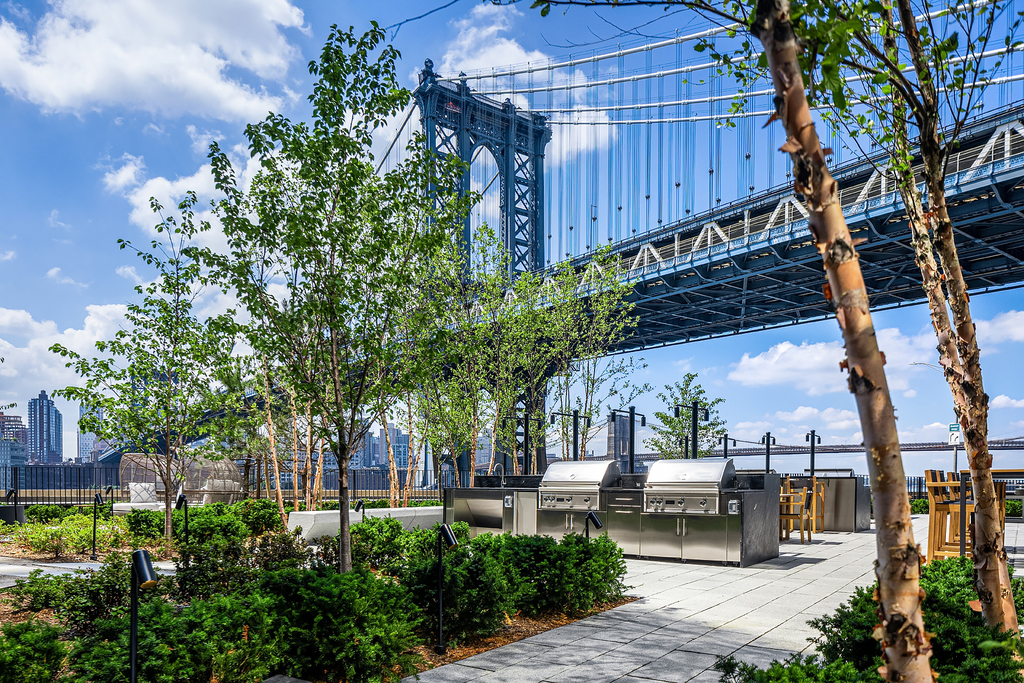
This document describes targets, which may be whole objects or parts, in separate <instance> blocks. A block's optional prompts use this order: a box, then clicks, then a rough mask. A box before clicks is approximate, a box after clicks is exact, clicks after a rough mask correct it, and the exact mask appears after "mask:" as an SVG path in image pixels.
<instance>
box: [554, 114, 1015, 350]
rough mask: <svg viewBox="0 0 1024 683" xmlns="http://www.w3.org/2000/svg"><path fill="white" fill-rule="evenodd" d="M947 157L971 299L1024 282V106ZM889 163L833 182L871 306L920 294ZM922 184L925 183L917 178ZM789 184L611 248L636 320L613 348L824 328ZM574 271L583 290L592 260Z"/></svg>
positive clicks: (822, 303) (581, 261) (816, 272)
mask: <svg viewBox="0 0 1024 683" xmlns="http://www.w3.org/2000/svg"><path fill="white" fill-rule="evenodd" d="M960 141H961V145H960V151H959V152H958V153H957V154H956V155H955V156H954V157H953V158H951V159H950V164H949V173H948V176H947V179H946V192H947V197H946V201H947V204H948V206H949V213H950V217H951V218H952V219H953V222H954V228H955V231H956V238H957V250H958V252H959V255H960V263H961V266H962V267H963V272H964V275H965V277H966V279H967V284H968V287H969V288H970V290H971V292H972V293H973V292H986V291H995V290H1000V289H1008V288H1012V287H1015V286H1020V285H1021V283H1024V106H1020V105H1018V106H1016V107H1014V108H1012V109H1009V110H1004V111H1003V112H1002V113H999V114H996V115H992V116H989V117H986V118H984V119H980V120H977V121H975V122H974V123H973V124H972V125H971V126H970V127H969V128H967V129H966V130H965V131H964V132H963V134H962V135H961V139H960ZM884 164H885V157H884V156H878V157H875V158H873V159H872V160H870V161H862V162H858V163H854V164H848V165H846V166H843V167H841V168H839V169H838V170H837V171H836V172H835V176H836V178H837V180H838V182H839V186H840V187H841V188H842V190H841V193H840V201H841V203H842V206H843V213H844V214H845V216H846V220H847V223H848V224H849V227H850V231H851V233H853V236H854V238H862V239H865V240H866V242H865V243H864V244H862V245H861V246H860V247H859V248H858V251H859V255H860V262H861V268H862V269H863V272H864V279H865V283H866V286H867V289H868V293H869V294H870V296H871V306H872V308H873V309H876V310H877V309H886V308H893V307H897V306H903V305H907V304H911V303H917V302H919V301H921V300H922V299H923V298H924V293H923V291H922V288H921V281H920V273H919V271H918V269H917V266H916V265H915V262H914V248H913V246H912V245H911V243H910V229H909V227H908V224H907V216H906V211H905V209H904V207H903V202H902V199H901V197H900V194H899V192H898V190H897V189H896V187H895V184H894V182H893V180H892V177H891V176H890V175H888V174H887V173H886V171H885V169H884ZM918 177H920V175H919V176H918ZM806 216H807V211H806V209H805V208H804V206H803V202H802V201H801V198H799V197H797V196H794V194H793V192H792V189H791V188H790V187H785V188H775V189H774V190H770V191H768V192H766V193H764V194H762V195H761V196H759V197H754V198H751V199H750V200H746V201H743V202H735V203H733V204H731V205H729V206H726V207H722V208H719V209H716V210H715V211H712V212H709V213H707V214H704V215H701V216H697V217H695V218H690V219H687V220H686V221H682V222H679V223H675V224H673V225H669V226H667V227H665V228H662V229H659V230H658V231H656V232H650V233H648V234H645V235H642V236H640V235H638V236H637V237H635V238H633V239H631V240H628V241H623V242H620V243H618V244H616V245H615V246H614V250H613V253H614V254H617V255H618V256H619V268H620V273H621V277H622V278H623V279H624V280H625V281H628V282H630V283H631V284H632V285H633V295H632V298H633V300H634V301H635V303H636V305H637V308H636V312H637V314H638V316H639V324H638V327H637V329H636V330H635V333H634V335H633V336H632V337H631V338H630V339H628V340H626V341H625V342H624V343H623V345H622V346H621V347H620V348H619V349H618V350H619V351H629V350H633V349H637V348H646V347H652V346H662V345H667V344H675V343H681V342H687V341H694V340H698V339H707V338H711V337H720V336H725V335H729V334H737V333H742V332H750V331H755V330H760V329H765V328H769V327H777V326H781V325H792V324H798V323H804V322H811V321H815V320H820V319H822V318H825V317H826V316H828V315H830V314H831V313H832V311H831V308H830V302H828V301H827V300H826V299H825V297H824V295H823V292H822V285H823V284H824V282H825V278H824V274H823V272H822V264H821V257H820V256H819V255H818V252H817V249H816V248H815V246H814V242H813V239H812V238H811V233H810V229H809V228H808V226H807V218H806ZM571 264H572V265H573V266H574V267H575V268H577V269H578V270H579V271H580V272H581V277H582V280H583V281H582V282H581V285H582V286H585V285H586V278H587V273H588V268H590V267H591V264H590V261H589V258H588V257H580V258H577V259H574V260H573V261H571Z"/></svg>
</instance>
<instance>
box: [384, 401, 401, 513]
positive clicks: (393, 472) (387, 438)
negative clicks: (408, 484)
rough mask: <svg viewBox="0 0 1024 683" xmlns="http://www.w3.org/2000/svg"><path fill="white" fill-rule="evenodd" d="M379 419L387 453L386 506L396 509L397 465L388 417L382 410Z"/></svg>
mask: <svg viewBox="0 0 1024 683" xmlns="http://www.w3.org/2000/svg"><path fill="white" fill-rule="evenodd" d="M380 419H381V422H383V423H384V444H385V446H386V447H387V453H388V504H389V505H390V506H391V507H398V464H397V463H396V462H395V449H394V446H393V445H392V443H391V428H390V427H389V425H388V416H387V413H385V412H384V411H383V410H382V411H381V413H380Z"/></svg>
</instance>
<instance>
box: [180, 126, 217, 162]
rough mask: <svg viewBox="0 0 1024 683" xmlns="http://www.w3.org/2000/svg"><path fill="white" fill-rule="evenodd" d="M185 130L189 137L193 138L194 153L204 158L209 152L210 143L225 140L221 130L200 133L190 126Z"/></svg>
mask: <svg viewBox="0 0 1024 683" xmlns="http://www.w3.org/2000/svg"><path fill="white" fill-rule="evenodd" d="M185 130H186V131H188V136H189V137H190V138H192V151H193V152H195V153H196V154H202V155H204V156H205V155H206V153H207V151H209V148H210V143H212V142H214V141H216V142H220V141H221V140H223V139H224V136H223V135H221V134H220V131H219V130H204V131H203V132H202V133H200V132H199V131H197V130H196V127H195V126H189V127H188V128H186V129H185Z"/></svg>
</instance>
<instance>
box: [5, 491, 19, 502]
mask: <svg viewBox="0 0 1024 683" xmlns="http://www.w3.org/2000/svg"><path fill="white" fill-rule="evenodd" d="M11 496H14V504H15V505H17V504H18V489H7V495H5V496H4V502H5V503H8V504H9V503H10V502H11Z"/></svg>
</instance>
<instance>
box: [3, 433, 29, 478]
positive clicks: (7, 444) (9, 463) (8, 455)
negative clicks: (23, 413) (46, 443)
mask: <svg viewBox="0 0 1024 683" xmlns="http://www.w3.org/2000/svg"><path fill="white" fill-rule="evenodd" d="M25 452H26V449H25V444H23V443H19V442H17V441H15V440H13V439H6V438H2V437H0V489H2V490H3V491H6V490H7V489H10V488H15V487H16V484H15V481H14V479H13V477H12V470H11V469H10V468H11V467H21V466H22V465H24V464H25V461H26V455H25ZM19 478H20V479H22V480H24V474H22V475H21V476H20V477H19ZM17 488H23V487H22V486H21V482H17Z"/></svg>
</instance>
